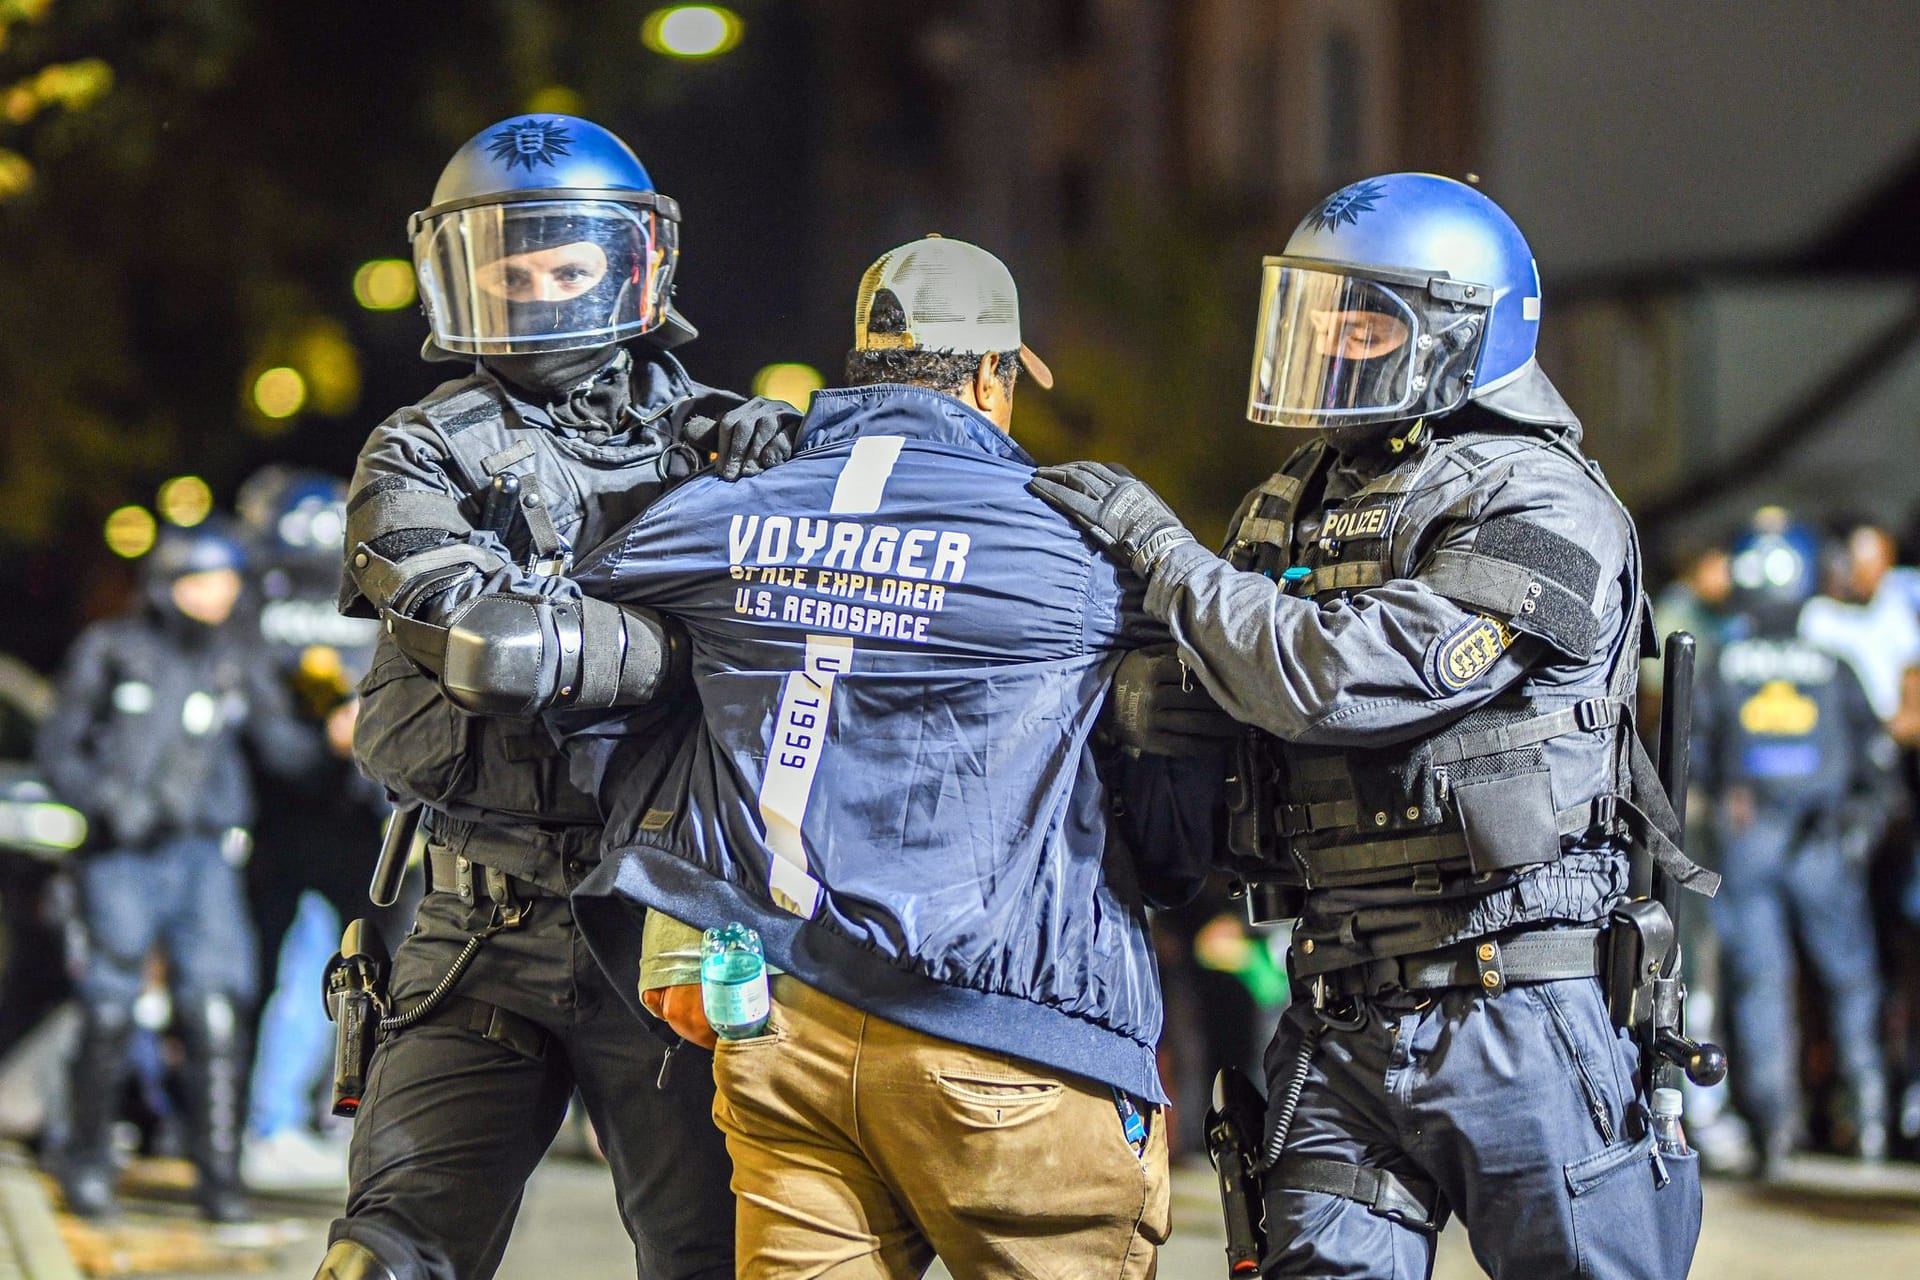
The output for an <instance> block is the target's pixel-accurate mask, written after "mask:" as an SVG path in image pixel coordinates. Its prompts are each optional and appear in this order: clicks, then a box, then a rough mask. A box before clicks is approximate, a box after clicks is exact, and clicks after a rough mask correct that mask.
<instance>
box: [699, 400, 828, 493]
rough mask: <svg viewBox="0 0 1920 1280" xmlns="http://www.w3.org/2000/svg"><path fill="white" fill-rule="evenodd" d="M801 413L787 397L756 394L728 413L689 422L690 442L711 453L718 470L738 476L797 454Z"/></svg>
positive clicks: (726, 477) (725, 477)
mask: <svg viewBox="0 0 1920 1280" xmlns="http://www.w3.org/2000/svg"><path fill="white" fill-rule="evenodd" d="M801 416H802V415H801V413H800V411H799V410H797V409H795V408H794V407H793V406H792V405H790V404H788V403H787V402H786V401H784V400H768V399H766V398H764V397H755V398H754V399H752V400H749V401H747V402H746V403H745V404H743V405H741V406H740V407H739V408H737V409H733V410H731V411H729V412H728V413H727V414H726V416H724V417H722V418H720V419H719V420H718V421H715V420H714V419H712V418H695V419H693V420H692V421H690V422H688V423H687V431H686V440H687V443H688V444H689V445H691V446H693V448H694V449H695V450H697V451H699V452H700V453H701V454H703V455H710V457H711V461H712V462H713V469H714V473H715V474H716V475H718V476H719V477H720V478H721V479H722V480H738V479H740V478H742V477H743V476H752V475H758V474H760V473H761V472H762V471H765V470H766V469H767V468H769V467H777V466H779V465H780V464H781V463H783V462H785V461H786V460H787V459H788V458H789V457H791V456H793V444H794V441H795V440H797V439H799V437H800V422H801Z"/></svg>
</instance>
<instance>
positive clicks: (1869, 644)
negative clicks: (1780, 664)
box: [1799, 523, 1920, 721]
mask: <svg viewBox="0 0 1920 1280" xmlns="http://www.w3.org/2000/svg"><path fill="white" fill-rule="evenodd" d="M1896 552H1897V548H1896V547H1895V544H1894V541H1893V535H1892V534H1890V533H1888V532H1887V531H1886V530H1885V529H1883V528H1881V527H1880V526H1878V525H1873V524H1864V523H1861V524H1855V525H1854V526H1853V527H1852V528H1850V529H1849V530H1848V531H1847V535H1846V538H1845V541H1844V548H1843V551H1842V554H1841V555H1840V556H1839V558H1838V561H1837V564H1836V566H1835V567H1836V569H1837V572H1836V573H1834V574H1833V575H1831V576H1832V581H1831V582H1830V583H1829V584H1828V592H1829V594H1822V595H1817V596H1815V597H1813V598H1812V599H1810V600H1808V601H1807V604H1806V607H1805V608H1804V609H1803V610H1801V613H1800V624H1799V626H1800V635H1801V637H1802V638H1803V639H1805V640H1806V641H1807V642H1808V643H1809V644H1812V645H1815V646H1816V647H1818V648H1821V649H1824V650H1826V651H1827V652H1828V653H1832V654H1837V655H1838V656H1840V657H1842V658H1845V659H1846V660H1847V661H1848V662H1849V663H1850V664H1852V666H1853V669H1854V671H1855V672H1856V673H1857V674H1858V675H1859V677H1860V683H1861V684H1862V685H1864V686H1865V687H1866V691H1867V699H1868V701H1870V702H1871V703H1872V704H1873V710H1874V714H1876V715H1878V716H1879V717H1880V719H1881V720H1883V721H1885V720H1891V719H1892V718H1893V714H1894V712H1895V711H1897V710H1899V707H1900V680H1901V677H1902V675H1903V673H1905V671H1906V670H1907V668H1908V667H1911V666H1914V665H1915V664H1916V663H1920V569H1909V568H1901V567H1897V566H1896V565H1895V556H1896Z"/></svg>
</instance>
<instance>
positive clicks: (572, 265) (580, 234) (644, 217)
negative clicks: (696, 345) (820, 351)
mask: <svg viewBox="0 0 1920 1280" xmlns="http://www.w3.org/2000/svg"><path fill="white" fill-rule="evenodd" d="M407 236H408V238H409V239H410V240H411V241H412V242H413V264H414V270H415V272H416V273H417V274H418V276H419V278H420V299H421V303H422V305H423V306H424V308H425V310H426V313H427V326H428V328H429V329H430V330H431V334H432V336H431V339H430V343H429V346H430V348H432V347H437V348H439V349H441V350H443V351H450V352H456V353H459V354H462V355H525V354H532V353H536V352H542V351H573V350H581V349H586V348H591V347H599V346H605V345H607V344H609V343H615V342H621V341H624V340H626V339H628V338H632V337H635V336H637V335H639V334H643V333H657V337H656V341H657V342H659V344H660V345H662V346H672V345H675V343H677V342H679V341H684V340H685V339H686V338H689V337H692V336H693V332H694V331H693V329H692V327H691V326H690V325H688V324H687V323H686V322H685V321H684V320H682V319H680V317H679V316H678V314H677V313H676V312H675V311H674V310H673V307H672V305H671V301H670V299H671V296H672V290H673V272H674V268H675V266H677V265H678V263H679V254H680V208H679V206H678V205H677V204H676V203H675V202H674V201H673V200H672V199H670V198H668V197H667V196H663V195H661V194H660V193H659V192H657V191H655V190H654V189H653V179H652V178H651V177H649V176H648V175H647V170H646V167H645V166H644V165H642V164H641V163H640V161H639V159H638V158H637V157H636V156H635V155H634V154H633V152H632V151H631V150H629V149H628V147H627V145H626V143H624V142H622V141H620V139H618V138H616V137H614V136H613V134H611V133H609V132H607V131H606V130H605V129H603V128H601V127H600V126H599V125H597V124H593V123H592V122H590V121H587V120H580V119H576V118H575V117H573V116H560V115H527V116H514V117H512V118H511V119H508V120H502V121H501V122H500V123H499V124H496V125H493V126H491V127H490V128H487V129H483V130H481V131H480V132H479V133H478V134H476V135H475V136H474V137H473V138H472V139H471V140H470V141H469V142H468V143H467V144H466V145H465V146H463V147H461V148H460V150H459V151H457V152H455V153H454V157H453V159H452V160H451V161H449V162H448V163H447V167H446V169H445V170H443V171H442V172H441V174H440V181H439V183H438V184H437V185H436V186H435V187H434V189H433V203H432V204H430V205H429V206H428V207H427V208H425V209H422V210H421V211H420V212H418V213H416V214H414V215H413V217H411V218H410V219H408V220H407Z"/></svg>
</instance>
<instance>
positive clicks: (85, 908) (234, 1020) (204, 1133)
mask: <svg viewBox="0 0 1920 1280" xmlns="http://www.w3.org/2000/svg"><path fill="white" fill-rule="evenodd" d="M244 564H245V560H244V553H243V551H242V548H241V545H240V543H239V542H238V540H237V539H236V538H235V537H234V536H233V535H232V533H231V532H229V531H228V529H227V528H226V527H225V526H224V525H223V524H221V523H220V522H219V521H218V520H217V519H216V520H212V521H208V522H207V523H205V524H202V525H200V526H198V527H196V528H193V529H174V528H168V529H166V530H165V531H164V532H163V533H162V534H161V535H160V538H159V541H158V542H157V544H156V545H155V546H154V548H153V550H152V551H151V552H149V553H148V556H147V558H146V561H145V564H144V571H143V577H144V581H145V600H144V601H143V604H142V607H141V608H140V609H139V610H138V611H137V612H136V613H134V614H131V615H129V616H127V617H123V618H117V619H114V620H112V621H109V622H103V623H99V624H96V625H94V626H92V627H89V628H88V629H87V630H86V631H84V632H82V633H81V635H80V638H79V639H78V640H76V641H75V642H74V646H73V650H72V652H71V653H70V654H69V655H68V659H67V666H66V671H65V674H64V675H63V676H62V677H61V681H60V692H59V699H58V702H57V703H56V705H55V708H54V711H53V714H52V715H51V716H49V717H48V719H47V721H46V723H45V724H44V725H42V727H41V731H40V738H39V743H38V750H37V755H38V759H39V763H40V767H41V769H42V770H43V771H44V772H45V774H46V776H47V778H48V780H49V781H50V782H51V783H52V784H53V787H54V790H55V791H56V793H57V794H58V795H59V796H60V798H61V799H63V800H65V801H66V802H67V803H68V804H71V805H73V806H74V807H75V808H77V809H80V810H81V811H82V812H84V813H85V814H86V815H87V818H88V822H89V824H90V825H91V826H92V828H93V829H94V830H95V831H96V832H99V833H101V838H99V839H98V840H96V842H95V847H94V848H92V849H90V850H89V851H88V852H86V853H85V854H83V855H82V856H81V858H80V859H79V864H78V869H77V875H78V880H79V886H80V903H81V915H82V923H83V925H84V934H85V941H86V954H85V960H84V965H83V968H82V972H81V975H80V982H79V986H80V1004H81V1010H82V1015H83V1024H82V1032H81V1039H80V1048H79V1052H78V1055H77V1056H76V1058H75V1060H74V1063H73V1071H72V1081H73V1083H72V1089H71V1091H70V1092H71V1098H72V1116H71V1125H72V1129H71V1139H70V1142H69V1145H68V1149H67V1151H66V1152H65V1153H64V1157H63V1159H62V1161H61V1163H60V1168H59V1173H60V1181H61V1186H62V1188H63V1190H64V1191H65V1193H66V1199H67V1205H68V1207H69V1208H71V1209H72V1210H73V1211H74V1212H76V1213H79V1214H83V1215H87V1216H97V1215H101V1214H105V1213H109V1212H111V1211H112V1209H113V1207H114V1200H113V1176H114V1168H113V1161H112V1155H113V1152H112V1132H113V1122H114V1118H115V1114H116V1108H117V1106H118V1102H119V1096H120V1087H121V1083H122V1082H123V1081H124V1080H125V1078H126V1073H127V1050H128V1045H129V1041H130V1039H131V1037H132V1034H133V1030H134V1026H133V1006H134V1000H135V998H136V997H138V996H139V995H140V992H141V988H142V981H143V977H144V973H143V970H144V967H145V964H146V960H147V955H148V953H149V952H150V951H152V950H153V949H154V948H155V947H159V948H160V949H161V950H162V951H163V952H164V954H165V956H166V961H167V971H168V975H169V980H170V985H171V988H172V996H173V1009H174V1017H175V1025H176V1026H177V1027H178V1029H179V1031H180V1034H181V1038H182V1039H183V1040H184V1041H185V1042H186V1048H187V1061H186V1067H185V1072H184V1074H185V1077H186V1082H187V1085H188V1093H189V1098H188V1123H189V1129H190V1140H191V1147H192V1155H193V1159H194V1163H195V1164H196V1165H197V1166H198V1167H199V1171H200V1186H199V1199H200V1204H201V1208H202V1209H203V1211H204V1212H205V1213H206V1215H207V1217H209V1218H211V1219H212V1220H214V1221H216V1222H230V1221H236V1220H238V1219H241V1218H244V1217H245V1216H246V1214H247V1203H246V1199H245V1196H244V1195H243V1193H242V1188H241V1185H240V1175H239V1158H240V1145H239V1144H240V1129H241V1124H242V1121H243V1120H244V1116H243V1114H242V1105H243V1101H244V1099H245V1097H246V1090H245V1084H246V1062H247V1057H246V1034H245V1033H246V1029H247V1027H248V1026H249V1025H250V1022H249V1019H250V1009H249V1006H250V1005H251V1004H252V1003H253V1000H254V997H255V994H256V992H257V989H258V983H257V978H256V975H255V972H254V934H253V927H252V924H251V922H250V920H249V918H248V914H247V905H246V895H245V892H244V889H243V887H242V884H241V871H240V868H241V866H242V865H243V864H244V862H245V860H246V854H247V849H248V842H249V837H248V833H247V830H246V828H247V826H248V824H249V823H250V822H251V821H252V819H253V816H254V793H253V787H252V783H251V781H250V779H249V773H248V766H247V761H246V759H245V757H244V755H243V752H242V747H243V742H250V743H251V744H252V745H253V746H254V747H255V748H256V749H257V751H258V752H259V753H260V756H261V758H262V760H263V761H264V762H265V763H266V764H267V765H268V766H270V767H272V768H275V769H279V770H282V771H288V772H292V771H298V770H300V769H302V768H304V767H306V766H307V765H308V764H310V763H311V761H312V757H313V754H314V748H313V744H312V742H311V741H310V739H309V738H308V737H307V736H306V735H305V734H303V733H301V731H300V728H299V726H298V725H297V724H296V723H295V721H294V719H293V714H292V708H291V706H290V705H289V704H288V702H287V699H286V696H285V694H284V692H283V691H282V689H281V688H280V686H279V685H278V684H277V683H276V682H275V681H274V680H273V678H272V674H271V672H270V671H269V669H268V668H267V667H266V665H265V664H264V663H262V662H261V661H260V660H259V655H258V649H257V646H255V645H254V644H253V642H252V639H251V637H250V636H248V635H247V634H246V631H245V629H244V628H242V627H239V626H236V625H232V624H231V622H230V619H232V617H233V613H234V607H235V605H236V603H237V602H238V601H239V598H240V594H241V590H242V586H243V582H242V578H241V570H242V569H243V568H244Z"/></svg>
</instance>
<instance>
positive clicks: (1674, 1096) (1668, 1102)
mask: <svg viewBox="0 0 1920 1280" xmlns="http://www.w3.org/2000/svg"><path fill="white" fill-rule="evenodd" d="M1684 1105H1685V1100H1684V1099H1683V1098H1681V1096H1680V1091H1679V1090H1678V1089H1655V1090H1654V1091H1653V1114H1655V1115H1657V1116H1677V1115H1679V1114H1680V1112H1681V1109H1682V1107H1683V1106H1684Z"/></svg>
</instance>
